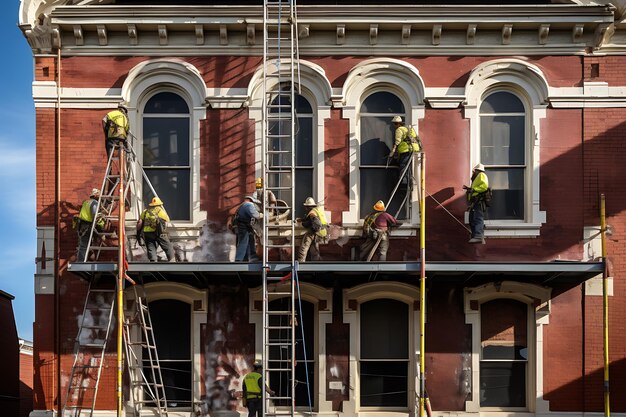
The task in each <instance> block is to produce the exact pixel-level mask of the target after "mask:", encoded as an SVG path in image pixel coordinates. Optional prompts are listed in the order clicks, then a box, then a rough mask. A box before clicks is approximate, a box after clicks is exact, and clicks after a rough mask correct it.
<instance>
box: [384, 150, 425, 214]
mask: <svg viewBox="0 0 626 417" xmlns="http://www.w3.org/2000/svg"><path fill="white" fill-rule="evenodd" d="M412 153H413V152H412ZM423 155H424V152H423V150H422V151H421V152H415V153H414V155H412V156H411V159H410V161H409V163H408V164H407V165H406V166H405V167H404V169H403V170H402V172H400V175H399V176H398V182H397V183H396V185H395V187H394V188H393V191H392V192H391V195H390V196H389V198H388V199H387V201H386V203H385V207H390V205H391V203H392V202H393V201H394V198H395V197H397V195H396V193H397V192H398V190H399V189H400V186H401V185H402V180H403V179H404V178H405V177H406V179H407V186H406V193H404V196H400V195H398V197H401V198H402V201H401V202H400V206H399V207H398V211H397V212H396V213H394V214H393V216H394V217H396V218H397V217H398V216H399V215H400V212H401V211H402V208H403V207H405V204H406V207H405V211H406V214H407V218H409V217H410V213H411V204H412V201H411V195H412V194H413V187H415V186H416V185H417V187H418V188H419V182H416V181H415V175H414V172H415V164H416V163H417V164H418V166H419V164H421V163H422V156H423ZM416 160H417V162H416ZM418 191H419V190H418ZM417 195H418V198H419V196H420V195H421V193H419V192H418V193H417Z"/></svg>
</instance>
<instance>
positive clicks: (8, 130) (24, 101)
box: [0, 0, 37, 340]
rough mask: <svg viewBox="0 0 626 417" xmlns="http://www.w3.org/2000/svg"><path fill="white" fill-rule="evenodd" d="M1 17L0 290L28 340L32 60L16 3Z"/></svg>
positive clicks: (33, 241) (32, 250) (32, 248)
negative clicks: (9, 299)
mask: <svg viewBox="0 0 626 417" xmlns="http://www.w3.org/2000/svg"><path fill="white" fill-rule="evenodd" d="M8 3H9V4H7V5H6V6H7V8H8V10H5V12H4V13H2V14H0V16H1V17H0V19H1V24H0V40H1V41H2V45H3V46H4V48H5V52H4V57H3V61H4V62H3V64H2V65H0V77H1V78H0V79H2V80H3V81H4V82H3V90H2V93H1V94H0V97H2V104H1V105H0V120H2V121H3V123H2V128H1V129H0V184H1V186H0V236H1V239H0V290H3V291H5V292H8V293H9V294H12V295H14V296H15V300H13V310H14V312H15V321H16V322H17V329H18V333H19V335H20V337H22V338H24V339H27V340H33V330H32V328H33V320H34V316H35V310H34V292H33V275H34V273H35V256H36V246H37V233H36V230H35V220H36V219H35V108H34V104H33V99H32V89H31V88H32V87H31V83H32V80H33V59H32V53H31V50H30V47H29V46H28V43H27V42H26V39H25V38H24V37H23V36H22V34H21V31H20V30H19V28H18V27H17V23H18V10H19V0H9V1H8Z"/></svg>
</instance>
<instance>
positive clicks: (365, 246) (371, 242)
mask: <svg viewBox="0 0 626 417" xmlns="http://www.w3.org/2000/svg"><path fill="white" fill-rule="evenodd" d="M376 232H377V234H376V235H374V234H370V235H369V236H368V237H367V239H365V242H363V243H362V244H361V246H359V257H360V259H361V261H367V258H368V256H369V254H370V252H371V251H372V249H374V246H375V245H376V242H377V241H378V239H379V238H380V242H378V248H376V253H378V260H379V261H380V262H384V261H386V260H387V251H388V250H389V232H388V231H382V230H377V231H376ZM374 236H376V237H375V238H374Z"/></svg>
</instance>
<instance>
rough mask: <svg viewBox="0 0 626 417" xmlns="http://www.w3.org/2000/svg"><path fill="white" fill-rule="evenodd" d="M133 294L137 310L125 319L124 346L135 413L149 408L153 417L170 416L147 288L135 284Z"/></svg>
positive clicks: (133, 310)
mask: <svg viewBox="0 0 626 417" xmlns="http://www.w3.org/2000/svg"><path fill="white" fill-rule="evenodd" d="M133 294H134V296H135V298H134V300H133V303H132V304H133V308H132V310H131V311H127V312H125V318H124V347H125V351H126V363H127V367H128V375H129V379H130V391H131V398H132V407H133V413H134V415H135V416H140V415H141V410H142V408H143V407H144V406H146V405H148V406H151V407H153V409H152V410H151V411H152V413H153V414H152V415H158V416H160V417H167V415H168V414H167V398H166V395H165V383H164V381H163V375H162V374H161V365H160V363H159V353H158V351H157V346H156V339H155V337H154V329H153V327H152V320H151V318H150V312H149V309H148V300H147V297H146V294H145V289H144V287H143V285H141V286H138V285H133ZM154 413H156V414H154Z"/></svg>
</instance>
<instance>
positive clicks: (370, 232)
mask: <svg viewBox="0 0 626 417" xmlns="http://www.w3.org/2000/svg"><path fill="white" fill-rule="evenodd" d="M401 225H402V223H400V222H399V221H398V220H396V218H395V217H393V216H392V215H391V214H389V213H387V212H386V211H385V203H383V202H382V201H381V200H378V201H377V202H376V204H374V211H373V212H372V213H370V214H368V215H367V217H365V220H364V221H363V237H365V242H363V243H362V244H361V246H360V248H359V254H360V258H361V260H362V261H367V260H369V259H371V258H370V253H371V252H372V251H373V250H374V249H376V251H377V252H378V260H379V261H381V262H382V261H386V260H387V251H388V250H389V228H390V227H397V226H401ZM368 258H369V259H368Z"/></svg>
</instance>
